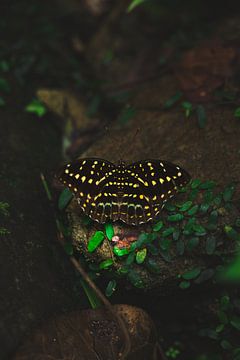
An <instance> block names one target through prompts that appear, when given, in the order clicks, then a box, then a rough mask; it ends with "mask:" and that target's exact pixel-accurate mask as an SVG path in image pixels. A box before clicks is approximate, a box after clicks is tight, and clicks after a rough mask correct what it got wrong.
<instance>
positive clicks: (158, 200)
mask: <svg viewBox="0 0 240 360" xmlns="http://www.w3.org/2000/svg"><path fill="white" fill-rule="evenodd" d="M59 180H60V181H61V182H62V183H63V184H64V185H66V186H68V188H69V189H70V190H71V191H72V192H73V193H74V194H75V196H76V197H77V201H78V203H79V205H80V207H81V208H82V210H83V212H84V213H85V214H86V215H88V216H89V217H90V218H92V219H93V220H95V221H98V222H100V223H105V222H107V221H109V220H110V221H117V220H121V221H123V222H125V223H126V224H131V225H139V224H144V223H146V222H148V221H149V220H152V219H154V218H155V217H156V215H158V214H159V212H160V210H161V208H162V207H163V206H164V204H165V202H166V201H167V200H168V199H170V198H171V197H172V196H173V195H175V194H176V193H177V191H178V189H179V188H181V187H182V186H184V185H186V184H187V183H188V182H189V181H190V175H189V174H188V173H187V172H186V171H185V170H184V169H182V168H180V166H177V165H174V164H172V163H170V162H167V161H162V160H144V161H138V162H135V163H133V164H130V165H125V163H124V162H120V163H119V165H114V164H113V163H111V162H109V161H106V160H103V159H97V158H86V159H77V160H76V161H74V162H72V163H70V164H67V165H65V166H64V167H63V168H62V169H61V170H60V173H59Z"/></svg>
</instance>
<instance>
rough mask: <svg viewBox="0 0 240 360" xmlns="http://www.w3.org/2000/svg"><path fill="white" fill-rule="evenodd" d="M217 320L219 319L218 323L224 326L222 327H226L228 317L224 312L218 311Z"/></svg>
mask: <svg viewBox="0 0 240 360" xmlns="http://www.w3.org/2000/svg"><path fill="white" fill-rule="evenodd" d="M217 315H218V319H219V321H220V322H221V323H222V324H224V325H227V324H228V317H227V315H226V313H225V312H224V311H221V310H220V311H219V312H218V314H217Z"/></svg>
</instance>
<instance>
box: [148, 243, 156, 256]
mask: <svg viewBox="0 0 240 360" xmlns="http://www.w3.org/2000/svg"><path fill="white" fill-rule="evenodd" d="M147 248H148V251H149V252H150V253H151V254H152V255H158V253H159V250H158V248H157V247H156V246H154V245H153V244H147Z"/></svg>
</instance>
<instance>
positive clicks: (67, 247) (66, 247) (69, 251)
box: [64, 242, 73, 256]
mask: <svg viewBox="0 0 240 360" xmlns="http://www.w3.org/2000/svg"><path fill="white" fill-rule="evenodd" d="M64 250H65V251H66V253H67V254H68V255H69V256H72V255H73V246H72V243H71V242H66V243H65V244H64Z"/></svg>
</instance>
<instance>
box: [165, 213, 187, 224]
mask: <svg viewBox="0 0 240 360" xmlns="http://www.w3.org/2000/svg"><path fill="white" fill-rule="evenodd" d="M183 218H184V216H183V214H179V213H178V214H174V215H169V216H168V217H167V220H168V221H170V222H176V221H181V220H183Z"/></svg>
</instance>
